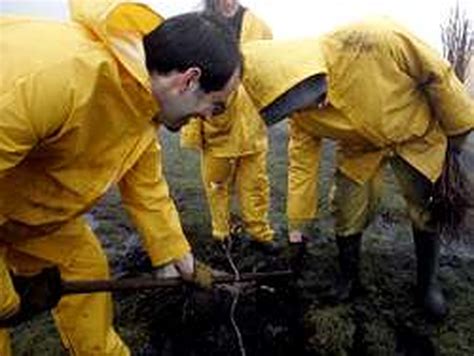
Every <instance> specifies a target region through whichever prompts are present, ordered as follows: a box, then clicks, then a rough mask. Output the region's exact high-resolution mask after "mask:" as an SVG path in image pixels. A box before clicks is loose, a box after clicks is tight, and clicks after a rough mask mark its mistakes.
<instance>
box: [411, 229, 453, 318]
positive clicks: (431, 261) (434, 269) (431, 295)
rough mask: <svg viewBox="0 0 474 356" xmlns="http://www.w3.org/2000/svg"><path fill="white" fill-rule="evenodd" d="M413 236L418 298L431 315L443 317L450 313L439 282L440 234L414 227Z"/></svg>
mask: <svg viewBox="0 0 474 356" xmlns="http://www.w3.org/2000/svg"><path fill="white" fill-rule="evenodd" d="M413 237H414V241H415V254H416V267H417V268H416V270H417V271H416V272H417V297H418V300H419V302H420V304H421V305H422V307H423V309H424V310H425V312H426V313H427V314H428V316H429V317H431V318H434V319H443V318H444V317H445V316H446V314H447V313H448V307H447V305H446V300H445V299H444V296H443V292H442V291H441V287H440V285H439V283H438V269H439V237H438V234H436V233H432V232H425V231H420V230H417V229H413Z"/></svg>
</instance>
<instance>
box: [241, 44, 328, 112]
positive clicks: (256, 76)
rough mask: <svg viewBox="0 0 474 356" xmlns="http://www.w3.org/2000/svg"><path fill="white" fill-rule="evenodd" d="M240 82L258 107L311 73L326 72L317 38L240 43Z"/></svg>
mask: <svg viewBox="0 0 474 356" xmlns="http://www.w3.org/2000/svg"><path fill="white" fill-rule="evenodd" d="M242 47H243V48H242V51H243V54H244V58H245V71H244V78H243V83H244V86H245V89H246V90H247V92H248V93H249V95H250V97H251V98H252V100H253V101H254V103H255V105H256V107H257V108H258V110H261V109H263V108H264V107H266V106H267V105H269V104H270V103H272V102H273V101H274V100H275V99H276V98H278V97H279V96H280V95H282V94H283V93H285V92H286V91H287V90H289V89H290V88H292V87H293V86H295V85H296V84H298V83H299V82H301V81H302V80H304V79H305V78H308V77H310V76H313V75H316V74H323V73H327V68H326V62H325V60H324V55H323V53H322V50H321V45H320V43H319V41H318V39H316V38H308V39H302V40H297V41H294V40H293V41H277V40H261V41H252V42H249V43H245V44H243V45H242Z"/></svg>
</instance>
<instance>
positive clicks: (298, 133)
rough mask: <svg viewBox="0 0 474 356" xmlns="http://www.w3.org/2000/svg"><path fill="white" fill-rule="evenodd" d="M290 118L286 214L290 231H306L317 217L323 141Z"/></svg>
mask: <svg viewBox="0 0 474 356" xmlns="http://www.w3.org/2000/svg"><path fill="white" fill-rule="evenodd" d="M295 119H296V117H293V118H292V119H290V127H289V144H288V201H287V215H288V221H289V228H290V230H301V231H304V230H305V229H306V228H307V227H308V225H309V224H310V223H311V221H312V220H313V219H314V218H315V217H316V214H317V204H318V191H317V188H318V172H319V161H320V154H321V139H319V138H315V137H313V136H311V135H309V134H308V133H306V132H305V131H304V130H303V129H302V128H300V127H299V126H298V125H297V124H296V123H295V121H294V120H295Z"/></svg>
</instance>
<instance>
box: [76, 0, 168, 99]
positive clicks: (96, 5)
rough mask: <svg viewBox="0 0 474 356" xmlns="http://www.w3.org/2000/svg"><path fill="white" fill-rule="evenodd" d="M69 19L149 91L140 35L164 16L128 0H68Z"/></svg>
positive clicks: (150, 28)
mask: <svg viewBox="0 0 474 356" xmlns="http://www.w3.org/2000/svg"><path fill="white" fill-rule="evenodd" d="M69 5H70V12H71V18H72V20H73V21H75V22H77V23H79V24H81V25H82V26H84V27H85V28H87V29H88V30H89V31H91V32H92V33H94V34H95V35H96V36H97V37H98V38H99V39H100V40H101V41H102V42H103V43H104V44H105V45H106V46H107V47H108V48H109V50H110V51H111V52H112V53H113V55H114V56H115V57H116V58H117V59H118V60H119V62H120V63H121V64H122V65H123V66H124V67H125V69H126V70H127V71H128V72H129V73H130V74H131V75H132V76H133V77H134V78H135V79H136V80H138V82H140V84H142V86H143V87H144V88H145V89H146V90H147V91H150V81H149V74H148V71H147V69H146V66H145V55H144V50H143V44H142V38H143V36H145V35H146V34H148V33H149V32H151V31H152V30H153V29H154V28H156V27H157V26H158V25H159V24H160V23H161V22H163V17H161V16H160V15H159V14H157V13H156V12H154V11H153V10H152V9H151V8H149V7H148V6H147V5H145V4H143V3H140V2H138V1H130V0H69Z"/></svg>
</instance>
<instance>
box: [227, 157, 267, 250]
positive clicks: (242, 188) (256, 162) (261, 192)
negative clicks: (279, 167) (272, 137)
mask: <svg viewBox="0 0 474 356" xmlns="http://www.w3.org/2000/svg"><path fill="white" fill-rule="evenodd" d="M236 187H237V191H238V196H239V205H240V210H241V212H242V219H243V221H244V227H245V230H246V232H247V233H248V234H249V235H250V236H251V237H252V239H254V240H255V241H258V242H266V241H272V240H273V235H274V232H273V230H272V228H271V227H270V223H269V221H268V209H269V198H270V188H269V181H268V175H267V152H266V151H263V152H259V153H256V154H252V155H246V156H242V157H240V158H239V160H238V164H237V166H236Z"/></svg>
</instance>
